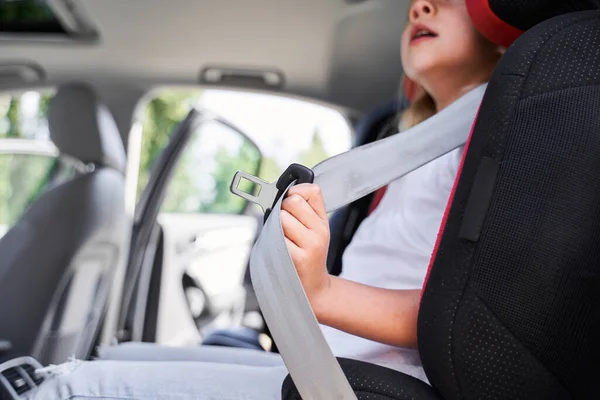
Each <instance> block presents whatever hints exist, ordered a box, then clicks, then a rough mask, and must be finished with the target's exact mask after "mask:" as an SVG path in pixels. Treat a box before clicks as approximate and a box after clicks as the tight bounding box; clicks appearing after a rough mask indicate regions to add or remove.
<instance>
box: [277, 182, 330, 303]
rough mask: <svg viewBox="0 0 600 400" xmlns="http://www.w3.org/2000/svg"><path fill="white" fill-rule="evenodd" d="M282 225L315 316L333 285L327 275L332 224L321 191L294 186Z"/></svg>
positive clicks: (305, 185) (314, 186) (282, 215)
mask: <svg viewBox="0 0 600 400" xmlns="http://www.w3.org/2000/svg"><path fill="white" fill-rule="evenodd" d="M281 208H282V211H281V224H282V226H283V233H284V235H285V240H286V243H287V247H288V250H289V252H290V254H291V256H292V260H293V261H294V265H295V266H296V270H297V271H298V275H299V276H300V280H301V281H302V286H303V287H304V291H305V292H306V295H307V296H308V300H309V301H310V303H311V305H312V307H313V310H314V311H315V314H317V308H318V307H319V304H322V303H323V302H322V301H321V299H322V298H323V297H324V294H325V293H326V292H327V289H328V288H329V285H330V280H329V278H330V277H329V273H328V272H327V267H326V261H327V250H328V248H329V221H328V218H327V212H326V211H325V202H324V200H323V195H322V194H321V188H320V187H319V186H318V185H314V184H301V185H297V186H293V187H292V188H291V189H290V190H289V192H288V195H287V197H286V198H285V199H284V200H283V203H282V205H281Z"/></svg>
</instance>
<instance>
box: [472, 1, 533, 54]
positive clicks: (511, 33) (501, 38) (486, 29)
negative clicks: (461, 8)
mask: <svg viewBox="0 0 600 400" xmlns="http://www.w3.org/2000/svg"><path fill="white" fill-rule="evenodd" d="M466 4H467V10H468V12H469V15H470V16H471V20H472V21H473V25H475V28H477V30H478V31H479V32H480V33H481V34H482V35H483V36H485V37H486V38H487V39H488V40H491V41H492V42H494V43H496V44H497V45H500V46H502V47H508V46H510V45H511V44H512V43H513V42H514V41H515V40H517V38H518V37H519V36H521V34H522V33H523V31H522V30H520V29H518V28H515V27H514V26H512V25H510V24H508V23H506V22H504V21H503V20H501V19H500V18H499V17H498V16H497V15H496V14H495V13H494V11H492V9H491V8H490V3H489V0H467V1H466Z"/></svg>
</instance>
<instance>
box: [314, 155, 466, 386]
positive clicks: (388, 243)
mask: <svg viewBox="0 0 600 400" xmlns="http://www.w3.org/2000/svg"><path fill="white" fill-rule="evenodd" d="M462 150H463V149H462V148H460V149H457V150H454V151H452V152H450V153H448V154H446V155H444V156H442V157H440V158H438V159H436V160H434V161H432V162H430V163H429V164H426V165H424V166H423V167H421V168H419V169H418V170H415V171H413V172H412V173H410V174H408V175H406V176H404V177H403V178H400V179H398V180H397V181H394V182H392V183H390V185H389V186H388V189H387V191H386V193H385V195H384V196H383V198H382V199H381V202H380V203H379V206H378V207H377V208H376V209H375V211H374V212H373V213H372V214H371V215H369V216H368V217H367V218H366V219H365V220H364V221H363V222H362V224H361V225H360V227H359V228H358V230H357V232H356V234H355V235H354V237H353V239H352V242H351V243H350V244H349V245H348V247H347V248H346V251H345V252H344V255H343V258H342V266H343V270H342V271H343V272H342V274H341V277H343V278H345V279H348V280H352V281H356V282H360V283H363V284H366V285H370V286H377V287H381V288H388V289H421V288H422V286H423V281H424V280H425V275H426V274H427V268H428V266H429V259H430V257H431V253H432V252H433V248H434V246H435V242H436V239H437V233H438V230H439V227H440V224H441V222H442V218H443V215H444V211H445V209H446V204H447V202H448V198H449V196H450V192H451V190H452V186H453V184H454V179H455V177H456V174H457V172H458V167H459V165H460V160H461V156H462ZM322 329H323V332H324V334H325V338H326V339H327V342H328V343H329V345H330V346H331V348H332V350H333V353H334V354H335V355H336V356H338V357H348V358H353V359H358V360H363V361H369V362H372V363H375V364H379V365H383V366H386V367H389V368H393V369H397V370H402V371H403V372H407V373H409V374H411V375H417V377H420V378H422V379H423V378H424V374H422V371H421V372H419V371H413V372H414V373H411V371H410V368H411V366H414V367H413V368H415V369H416V368H418V369H420V365H421V361H420V358H419V355H418V352H417V351H416V350H410V349H401V348H396V347H392V346H388V345H385V344H382V343H378V342H373V341H370V340H367V339H363V338H360V337H357V336H353V335H350V334H347V333H345V332H341V331H338V330H336V329H333V328H330V327H326V326H322Z"/></svg>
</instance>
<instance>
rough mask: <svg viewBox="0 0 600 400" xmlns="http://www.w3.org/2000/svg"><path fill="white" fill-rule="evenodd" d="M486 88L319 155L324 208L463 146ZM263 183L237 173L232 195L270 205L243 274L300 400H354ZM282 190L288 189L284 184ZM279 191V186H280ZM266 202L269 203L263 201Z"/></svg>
mask: <svg viewBox="0 0 600 400" xmlns="http://www.w3.org/2000/svg"><path fill="white" fill-rule="evenodd" d="M485 88H486V85H485V84H484V85H481V86H478V87H477V88H475V89H473V90H471V91H470V92H468V93H467V94H465V95H464V96H463V97H461V98H460V99H459V100H457V101H455V102H454V103H453V104H451V105H450V106H448V107H447V108H445V109H444V110H442V111H441V112H439V113H438V114H436V115H435V116H434V117H432V118H429V119H428V120H426V121H424V122H423V123H421V124H418V125H416V126H415V127H413V128H411V129H408V130H407V131H405V132H402V133H400V134H398V135H394V136H391V137H389V138H386V139H383V140H380V141H377V142H375V143H372V144H369V145H366V146H362V147H358V148H356V149H353V150H351V151H349V152H347V153H343V154H340V155H338V156H336V157H333V158H330V159H327V160H325V161H323V162H322V163H320V164H318V165H317V166H315V167H314V168H313V171H314V174H315V180H314V181H315V183H317V184H319V185H320V186H321V190H322V192H323V196H324V198H325V205H326V208H327V211H328V212H330V211H333V210H335V209H338V208H340V207H342V206H344V205H346V204H348V203H351V202H352V201H354V200H357V199H359V198H361V197H363V196H365V195H367V194H369V193H371V192H373V191H375V190H377V189H378V188H380V187H382V186H385V185H386V184H388V183H389V182H391V181H394V180H396V179H398V178H400V177H402V176H404V175H406V174H408V173H410V172H412V171H414V170H415V169H417V168H419V167H421V166H423V165H424V164H427V163H428V162H430V161H432V160H434V159H436V158H438V157H440V156H442V155H444V154H446V153H448V152H450V151H452V150H454V149H457V148H459V147H461V146H462V145H464V144H465V142H466V140H467V137H468V134H469V132H470V128H471V125H472V123H473V120H474V119H475V117H476V114H477V110H478V107H479V104H480V102H481V98H482V97H483V94H484V92H485ZM242 178H246V179H249V180H251V181H253V182H255V183H257V184H259V185H261V186H262V187H261V192H262V193H263V194H262V195H259V196H258V197H255V196H252V195H250V194H248V193H244V192H241V191H240V190H239V189H238V184H239V182H240V180H241V179H242ZM273 185H274V184H270V183H267V182H265V181H262V180H260V179H258V178H255V177H252V176H250V175H248V174H245V173H243V172H238V173H237V174H236V176H235V177H234V180H233V183H232V186H231V189H232V192H233V193H235V194H237V195H239V196H242V197H244V198H245V199H247V200H250V201H253V202H256V203H258V204H260V205H261V206H262V207H263V209H267V208H271V207H273V209H272V212H271V214H270V216H269V218H268V219H267V221H266V223H265V226H264V227H263V230H262V232H261V234H260V236H259V238H258V240H257V242H256V244H255V246H254V248H253V249H252V254H251V258H250V274H251V277H252V284H253V286H254V290H255V292H256V297H257V299H258V302H259V305H260V308H261V311H262V313H263V316H264V318H265V320H266V322H267V325H268V326H269V329H270V331H271V334H272V335H273V338H274V340H275V343H276V344H277V347H278V349H279V352H280V354H281V356H282V357H283V360H284V362H285V364H286V366H287V368H288V371H289V372H290V375H291V376H292V379H293V380H294V383H295V385H296V387H297V388H298V391H299V392H300V395H301V396H302V399H304V400H333V399H356V396H355V394H354V391H353V390H352V388H351V387H350V384H349V383H348V381H347V379H346V377H345V376H344V373H343V372H342V369H341V367H340V365H339V363H338V362H337V359H336V358H335V357H334V355H333V353H332V352H331V349H330V348H329V346H328V344H327V342H326V340H325V337H324V336H323V333H322V332H321V328H320V326H319V323H318V321H317V319H316V317H315V315H314V313H313V311H312V309H311V307H310V303H309V301H308V299H307V297H306V294H305V292H304V289H303V287H302V283H301V281H300V278H299V277H298V274H297V272H296V268H295V267H294V264H293V262H292V258H291V256H290V254H289V253H288V250H287V246H286V244H285V239H284V235H283V229H282V227H281V219H280V211H281V201H282V199H283V198H284V197H285V193H284V195H283V196H281V197H280V198H279V201H277V203H276V204H275V205H274V206H273V204H272V203H273V201H274V200H275V195H276V193H277V192H278V190H277V189H274V186H273ZM288 189H289V187H288ZM286 192H287V189H286ZM269 202H271V203H270V204H269Z"/></svg>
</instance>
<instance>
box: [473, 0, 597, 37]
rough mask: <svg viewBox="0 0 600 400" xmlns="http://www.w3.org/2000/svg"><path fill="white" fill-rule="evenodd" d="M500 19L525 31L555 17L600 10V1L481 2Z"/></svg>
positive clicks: (523, 0) (537, 0) (511, 0)
mask: <svg viewBox="0 0 600 400" xmlns="http://www.w3.org/2000/svg"><path fill="white" fill-rule="evenodd" d="M483 1H489V4H490V8H491V9H492V11H494V13H495V14H496V15H497V16H498V17H500V19H502V20H504V21H506V22H508V23H509V24H510V25H512V26H514V27H516V28H519V29H521V30H524V31H525V30H527V29H529V28H531V27H533V26H535V25H537V24H539V23H540V22H542V21H546V20H547V19H549V18H552V17H554V16H557V15H562V14H566V13H570V12H576V11H586V10H594V9H598V8H600V0H483Z"/></svg>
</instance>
